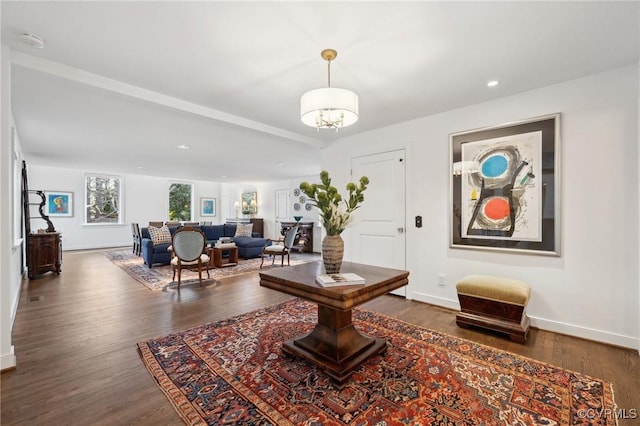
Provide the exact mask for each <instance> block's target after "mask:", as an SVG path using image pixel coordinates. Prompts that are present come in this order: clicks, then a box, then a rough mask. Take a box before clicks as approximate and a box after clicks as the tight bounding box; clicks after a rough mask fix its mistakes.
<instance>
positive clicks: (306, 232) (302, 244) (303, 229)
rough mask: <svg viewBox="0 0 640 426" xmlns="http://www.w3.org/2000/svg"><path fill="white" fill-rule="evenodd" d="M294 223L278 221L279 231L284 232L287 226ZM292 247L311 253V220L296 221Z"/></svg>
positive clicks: (289, 226)
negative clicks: (296, 231)
mask: <svg viewBox="0 0 640 426" xmlns="http://www.w3.org/2000/svg"><path fill="white" fill-rule="evenodd" d="M295 225H296V222H280V233H281V234H282V235H284V234H286V233H287V231H288V230H289V228H291V227H292V226H295ZM293 249H294V250H298V251H301V252H305V253H313V222H298V236H297V237H296V240H295V243H294V246H293Z"/></svg>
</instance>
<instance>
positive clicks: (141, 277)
mask: <svg viewBox="0 0 640 426" xmlns="http://www.w3.org/2000/svg"><path fill="white" fill-rule="evenodd" d="M103 253H104V255H105V256H107V258H109V260H111V261H112V262H113V263H114V264H115V265H117V266H119V267H120V268H122V269H124V270H125V271H126V272H127V273H128V274H129V275H131V276H132V277H133V278H135V279H136V280H138V281H139V282H141V283H142V284H144V285H145V286H147V287H148V288H150V289H151V290H167V289H168V288H170V287H171V288H173V287H176V286H177V285H178V281H177V280H178V275H177V273H176V281H173V271H172V269H171V266H170V265H154V266H153V268H149V267H148V266H147V265H145V264H144V261H143V260H142V257H139V256H136V255H134V254H133V253H131V250H110V251H105V252H103ZM318 259H319V257H318V256H317V255H315V256H314V255H313V254H300V253H291V265H298V264H301V263H306V262H311V261H314V260H318ZM261 261H262V260H261V259H260V258H259V257H258V258H256V259H240V261H239V262H238V265H236V266H229V267H227V268H219V269H218V268H214V269H210V270H209V276H210V278H207V273H206V271H202V282H203V285H206V284H207V283H211V282H214V281H217V280H219V279H221V278H225V277H232V276H235V275H241V274H246V273H249V272H257V271H260V270H261V269H260V262H261ZM286 262H287V260H286V259H285V265H286ZM273 267H274V268H279V267H280V258H278V259H276V264H275V266H273ZM270 268H272V266H271V258H265V259H264V266H263V268H262V270H263V271H264V270H269V269H270ZM181 281H182V282H181V284H180V287H185V286H188V285H193V284H196V285H200V281H199V280H198V272H197V271H196V272H193V271H190V270H183V271H182V279H181Z"/></svg>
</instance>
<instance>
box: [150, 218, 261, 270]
mask: <svg viewBox="0 0 640 426" xmlns="http://www.w3.org/2000/svg"><path fill="white" fill-rule="evenodd" d="M179 228H180V226H170V227H169V232H171V235H173V233H174V232H175V231H176V229H179ZM195 228H199V229H200V230H202V232H204V235H205V237H206V239H207V243H210V244H211V245H213V244H214V242H215V241H216V240H218V239H220V237H232V238H233V241H234V242H235V243H236V246H237V247H238V256H239V257H241V258H243V259H251V258H254V257H260V253H262V249H263V248H264V247H265V246H266V245H267V244H270V241H269V240H267V239H266V238H261V237H259V234H256V233H254V234H253V237H236V236H235V235H236V225H235V224H227V223H225V224H224V225H200V226H196V227H195ZM140 233H141V234H142V259H143V260H144V263H145V264H146V265H148V266H149V268H151V267H153V265H155V264H163V265H168V264H169V263H170V262H171V253H169V250H168V248H169V246H170V245H171V244H170V243H165V244H155V245H154V244H153V241H152V240H151V237H150V235H149V229H148V228H141V229H140Z"/></svg>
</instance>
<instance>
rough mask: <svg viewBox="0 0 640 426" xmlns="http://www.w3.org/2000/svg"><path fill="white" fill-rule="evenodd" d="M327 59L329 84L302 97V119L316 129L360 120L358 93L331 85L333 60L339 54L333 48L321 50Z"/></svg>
mask: <svg viewBox="0 0 640 426" xmlns="http://www.w3.org/2000/svg"><path fill="white" fill-rule="evenodd" d="M320 56H322V59H324V60H325V61H327V83H328V84H327V86H328V87H325V88H322V89H314V90H309V91H308V92H306V93H305V94H303V95H302V97H301V98H300V119H301V120H302V122H303V123H304V124H306V125H307V126H311V127H315V128H316V129H318V130H319V129H336V131H337V130H338V128H340V127H346V126H350V125H352V124H353V123H355V122H356V121H358V95H356V94H355V93H354V92H352V91H351V90H347V89H338V88H336V87H331V61H332V60H334V59H335V58H336V56H338V52H336V51H335V50H333V49H325V50H323V51H322V52H320Z"/></svg>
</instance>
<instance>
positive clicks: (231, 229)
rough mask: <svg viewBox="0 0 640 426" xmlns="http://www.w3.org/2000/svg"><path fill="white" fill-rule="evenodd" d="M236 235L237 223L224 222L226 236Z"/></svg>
mask: <svg viewBox="0 0 640 426" xmlns="http://www.w3.org/2000/svg"><path fill="white" fill-rule="evenodd" d="M235 235H236V224H235V223H233V224H231V223H225V224H224V236H225V237H234V236H235Z"/></svg>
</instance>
